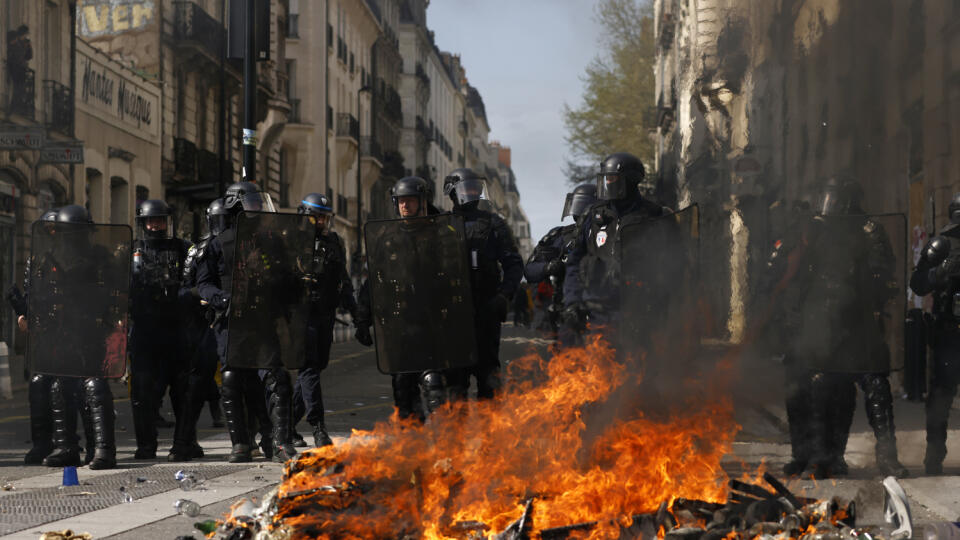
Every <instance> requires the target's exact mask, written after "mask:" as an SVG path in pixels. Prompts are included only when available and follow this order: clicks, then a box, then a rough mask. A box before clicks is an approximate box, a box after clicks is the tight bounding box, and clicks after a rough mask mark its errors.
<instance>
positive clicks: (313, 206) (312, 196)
mask: <svg viewBox="0 0 960 540" xmlns="http://www.w3.org/2000/svg"><path fill="white" fill-rule="evenodd" d="M297 213H298V214H305V215H308V216H311V217H310V221H312V222H313V224H314V225H316V227H317V231H318V232H320V233H324V232H325V231H326V230H327V229H328V228H329V227H330V221H332V220H333V205H332V204H331V203H330V198H329V197H327V196H326V195H324V194H322V193H308V194H307V195H306V196H305V197H304V198H303V200H301V201H300V206H298V207H297Z"/></svg>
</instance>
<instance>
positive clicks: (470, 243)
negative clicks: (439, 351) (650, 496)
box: [443, 168, 523, 399]
mask: <svg viewBox="0 0 960 540" xmlns="http://www.w3.org/2000/svg"><path fill="white" fill-rule="evenodd" d="M484 181H485V178H483V177H482V176H480V175H478V174H477V173H475V172H474V171H473V170H471V169H469V168H462V169H455V170H454V171H453V172H451V173H450V174H449V175H448V176H447V177H446V178H444V180H443V192H444V194H445V195H446V196H448V197H450V200H451V201H453V213H454V214H457V215H460V216H462V217H463V223H464V232H465V235H466V240H467V256H468V257H469V261H468V264H469V267H470V268H471V270H472V271H471V272H470V285H471V288H472V292H473V304H474V309H475V311H476V318H475V320H474V322H475V333H476V337H477V353H478V363H477V366H476V367H475V368H473V369H471V370H469V371H467V370H454V371H453V372H452V373H450V379H451V380H450V381H448V383H449V385H450V388H451V391H452V393H454V394H455V395H457V397H460V398H465V397H466V394H467V389H468V388H469V386H470V375H471V374H472V375H473V376H475V377H476V379H477V397H478V398H480V399H489V398H492V397H493V395H494V393H496V391H497V390H499V388H500V385H501V383H500V323H502V322H503V321H505V320H506V319H507V311H508V310H509V307H510V299H511V298H513V295H514V293H515V292H516V290H517V287H518V286H519V285H520V279H521V278H522V277H523V258H522V257H520V253H519V252H518V251H517V244H516V241H515V240H514V237H513V232H511V231H510V227H509V226H508V225H507V222H506V221H504V219H503V218H502V217H500V216H498V215H497V214H494V213H493V212H488V211H486V210H481V209H480V208H479V204H480V200H481V198H482V195H483V192H484Z"/></svg>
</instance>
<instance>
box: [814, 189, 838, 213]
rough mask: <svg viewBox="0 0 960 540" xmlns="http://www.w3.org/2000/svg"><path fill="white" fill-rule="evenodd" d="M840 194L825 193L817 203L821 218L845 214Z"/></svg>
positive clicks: (833, 192)
mask: <svg viewBox="0 0 960 540" xmlns="http://www.w3.org/2000/svg"><path fill="white" fill-rule="evenodd" d="M840 199H841V197H840V194H839V193H837V192H836V191H833V190H830V191H825V192H824V193H823V195H821V196H820V200H819V201H818V202H817V210H819V211H820V215H821V216H835V215H838V214H842V213H843V208H842V207H843V203H842V201H841V200H840Z"/></svg>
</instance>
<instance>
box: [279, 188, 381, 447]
mask: <svg viewBox="0 0 960 540" xmlns="http://www.w3.org/2000/svg"><path fill="white" fill-rule="evenodd" d="M297 213H300V214H305V215H309V216H310V219H311V221H313V223H314V226H315V227H316V236H315V239H314V252H313V253H314V255H313V265H312V268H310V270H309V283H308V286H307V290H308V291H309V295H310V318H309V322H308V325H307V344H306V345H307V364H306V367H304V368H303V369H301V370H300V371H299V373H298V374H297V381H296V386H295V387H294V393H293V425H296V424H297V422H298V421H299V420H300V418H302V417H303V415H304V414H306V417H307V422H308V423H309V424H310V426H311V427H312V428H313V442H314V445H315V446H318V447H319V446H327V445H331V444H333V441H332V440H330V435H329V434H327V428H326V425H325V424H324V420H323V392H322V390H321V387H320V372H321V371H323V370H324V369H325V368H326V367H327V364H329V363H330V346H331V345H333V326H334V324H335V323H336V314H337V308H338V307H340V308H342V309H345V310H347V311H348V312H350V315H351V317H352V319H353V321H354V324H357V301H356V299H354V297H353V283H352V282H351V281H350V274H349V273H348V272H347V250H346V248H345V247H344V245H343V240H342V239H341V238H340V235H338V234H337V233H336V232H334V231H332V230H330V226H331V225H332V223H331V222H332V221H333V216H334V214H333V205H332V204H331V203H330V199H328V198H327V196H326V195H323V194H320V193H308V194H307V195H306V196H305V197H304V198H303V200H302V201H300V206H299V207H298V208H297ZM357 331H358V332H362V330H361V328H360V327H359V326H358V327H357ZM367 336H369V334H367Z"/></svg>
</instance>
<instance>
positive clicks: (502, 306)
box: [487, 293, 510, 322]
mask: <svg viewBox="0 0 960 540" xmlns="http://www.w3.org/2000/svg"><path fill="white" fill-rule="evenodd" d="M509 309H510V301H509V300H507V297H506V296H505V295H504V294H503V293H497V295H496V296H494V297H493V298H491V299H490V300H487V311H488V312H489V313H490V314H491V315H492V316H494V317H496V318H497V320H498V321H500V322H503V321H505V320H507V311H509Z"/></svg>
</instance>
